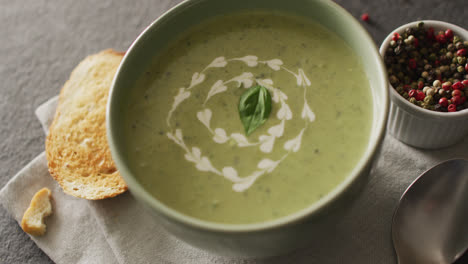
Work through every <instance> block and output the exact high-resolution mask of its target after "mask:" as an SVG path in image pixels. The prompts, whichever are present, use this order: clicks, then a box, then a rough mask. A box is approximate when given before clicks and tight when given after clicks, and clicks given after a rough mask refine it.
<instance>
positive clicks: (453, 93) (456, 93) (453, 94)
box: [452, 90, 461, 96]
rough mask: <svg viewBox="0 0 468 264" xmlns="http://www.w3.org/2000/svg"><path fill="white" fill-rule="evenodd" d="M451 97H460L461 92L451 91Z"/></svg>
mask: <svg viewBox="0 0 468 264" xmlns="http://www.w3.org/2000/svg"><path fill="white" fill-rule="evenodd" d="M452 96H461V91H460V90H453V92H452Z"/></svg>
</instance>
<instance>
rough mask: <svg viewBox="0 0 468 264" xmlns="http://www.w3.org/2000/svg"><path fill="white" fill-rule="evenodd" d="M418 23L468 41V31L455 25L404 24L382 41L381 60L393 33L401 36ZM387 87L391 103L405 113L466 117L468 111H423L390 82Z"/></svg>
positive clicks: (445, 23)
mask: <svg viewBox="0 0 468 264" xmlns="http://www.w3.org/2000/svg"><path fill="white" fill-rule="evenodd" d="M420 22H423V23H424V26H429V27H433V28H434V29H436V30H444V31H445V30H446V29H451V30H452V31H453V32H454V33H455V34H457V35H462V37H463V38H464V39H466V40H468V31H467V30H466V29H464V28H462V27H460V26H457V25H455V24H451V23H448V22H444V21H439V20H417V21H413V22H409V23H406V24H404V25H401V26H399V27H398V28H396V29H394V30H392V31H391V32H390V33H389V34H388V35H387V36H386V37H385V39H384V40H383V41H382V44H381V45H380V48H379V53H380V55H381V56H382V58H384V57H385V50H387V48H388V47H389V45H390V41H391V40H392V36H393V34H394V33H395V32H397V33H399V34H402V33H404V31H405V29H406V28H408V27H416V26H417V25H418V24H419V23H420ZM388 87H389V90H390V93H391V96H390V99H391V100H392V102H393V103H395V104H397V105H398V106H399V107H401V108H403V110H406V111H407V112H410V113H412V114H414V115H417V116H420V117H423V118H427V119H438V120H440V119H450V120H453V119H466V118H467V117H468V109H463V110H462V111H457V112H437V111H432V110H428V109H424V108H422V107H419V106H416V105H414V104H412V103H410V102H409V101H408V100H406V99H404V98H403V96H401V95H400V94H399V93H398V92H397V91H396V90H395V88H394V87H393V85H392V84H390V82H388Z"/></svg>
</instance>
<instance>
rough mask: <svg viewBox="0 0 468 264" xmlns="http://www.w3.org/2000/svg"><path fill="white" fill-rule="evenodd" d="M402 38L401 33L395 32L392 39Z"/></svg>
mask: <svg viewBox="0 0 468 264" xmlns="http://www.w3.org/2000/svg"><path fill="white" fill-rule="evenodd" d="M399 38H400V34H398V32H395V33H393V37H392V40H394V41H397V40H398V39H399Z"/></svg>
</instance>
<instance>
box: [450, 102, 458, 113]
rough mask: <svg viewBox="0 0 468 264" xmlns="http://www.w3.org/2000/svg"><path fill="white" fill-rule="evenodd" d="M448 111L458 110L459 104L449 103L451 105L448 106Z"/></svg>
mask: <svg viewBox="0 0 468 264" xmlns="http://www.w3.org/2000/svg"><path fill="white" fill-rule="evenodd" d="M448 111H449V112H455V111H457V106H456V105H454V104H451V105H449V106H448Z"/></svg>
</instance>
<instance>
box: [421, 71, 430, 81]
mask: <svg viewBox="0 0 468 264" xmlns="http://www.w3.org/2000/svg"><path fill="white" fill-rule="evenodd" d="M421 77H423V78H424V79H427V77H429V73H428V72H427V71H423V72H422V73H421Z"/></svg>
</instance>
